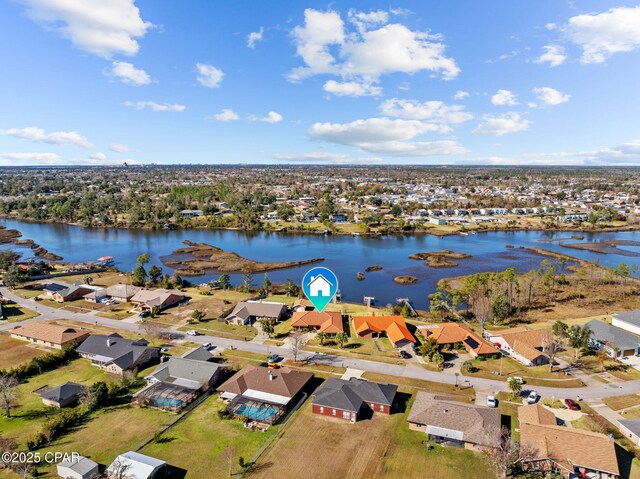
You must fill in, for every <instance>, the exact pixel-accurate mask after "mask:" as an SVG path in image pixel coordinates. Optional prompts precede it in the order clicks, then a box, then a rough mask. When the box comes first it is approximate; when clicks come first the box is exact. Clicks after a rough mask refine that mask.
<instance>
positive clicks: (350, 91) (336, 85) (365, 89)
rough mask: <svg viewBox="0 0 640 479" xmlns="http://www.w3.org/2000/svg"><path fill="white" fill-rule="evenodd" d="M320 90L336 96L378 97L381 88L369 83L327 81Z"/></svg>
mask: <svg viewBox="0 0 640 479" xmlns="http://www.w3.org/2000/svg"><path fill="white" fill-rule="evenodd" d="M322 88H323V89H324V91H326V92H328V93H331V94H333V95H336V96H379V95H381V94H382V88H380V87H378V86H374V85H372V84H371V83H366V82H357V81H346V82H337V81H335V80H329V81H327V82H326V83H325V84H324V86H323V87H322Z"/></svg>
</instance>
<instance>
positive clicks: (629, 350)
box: [622, 349, 636, 356]
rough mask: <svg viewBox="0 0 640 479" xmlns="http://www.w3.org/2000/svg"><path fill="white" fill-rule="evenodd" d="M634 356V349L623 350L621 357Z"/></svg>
mask: <svg viewBox="0 0 640 479" xmlns="http://www.w3.org/2000/svg"><path fill="white" fill-rule="evenodd" d="M635 354H636V350H635V349H625V350H624V351H622V355H623V356H633V355H635Z"/></svg>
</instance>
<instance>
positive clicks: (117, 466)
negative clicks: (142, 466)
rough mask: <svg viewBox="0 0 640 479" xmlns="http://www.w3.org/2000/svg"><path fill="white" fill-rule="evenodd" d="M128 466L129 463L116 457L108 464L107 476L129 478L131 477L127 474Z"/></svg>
mask: <svg viewBox="0 0 640 479" xmlns="http://www.w3.org/2000/svg"><path fill="white" fill-rule="evenodd" d="M130 468H131V464H130V463H128V462H123V461H121V460H120V459H116V460H115V461H114V462H112V463H111V465H110V466H109V469H108V473H107V476H108V477H109V479H129V478H130V477H131V476H130V475H129V474H128V472H129V469H130Z"/></svg>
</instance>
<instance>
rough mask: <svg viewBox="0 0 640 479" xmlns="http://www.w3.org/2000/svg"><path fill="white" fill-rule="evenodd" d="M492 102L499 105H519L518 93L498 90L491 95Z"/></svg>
mask: <svg viewBox="0 0 640 479" xmlns="http://www.w3.org/2000/svg"><path fill="white" fill-rule="evenodd" d="M491 103H493V104H494V105H497V106H513V105H517V104H518V101H517V100H516V95H515V94H514V93H513V92H511V91H509V90H498V91H497V92H496V94H495V95H493V96H492V97H491Z"/></svg>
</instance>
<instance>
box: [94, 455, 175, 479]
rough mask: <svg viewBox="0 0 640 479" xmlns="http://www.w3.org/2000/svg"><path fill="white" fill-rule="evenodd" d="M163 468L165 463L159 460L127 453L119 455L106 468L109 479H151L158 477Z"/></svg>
mask: <svg viewBox="0 0 640 479" xmlns="http://www.w3.org/2000/svg"><path fill="white" fill-rule="evenodd" d="M165 466H166V462H164V461H161V460H160V459H156V458H155V457H150V456H145V455H144V454H140V453H139V452H134V451H129V452H125V453H124V454H120V455H119V456H118V457H117V458H116V460H115V461H113V462H112V463H111V464H110V465H109V467H107V477H108V478H109V479H121V478H126V479H151V478H154V477H158V475H159V473H160V471H162V470H163V469H164V467H165Z"/></svg>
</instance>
